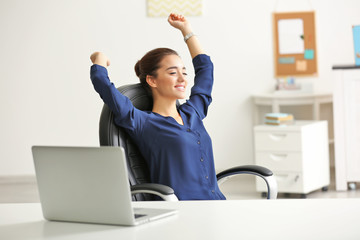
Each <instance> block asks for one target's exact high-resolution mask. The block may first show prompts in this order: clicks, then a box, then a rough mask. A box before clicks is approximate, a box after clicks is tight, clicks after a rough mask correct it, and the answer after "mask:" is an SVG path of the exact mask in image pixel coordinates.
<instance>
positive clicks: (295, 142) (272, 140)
mask: <svg viewBox="0 0 360 240" xmlns="http://www.w3.org/2000/svg"><path fill="white" fill-rule="evenodd" d="M255 149H256V151H259V150H261V151H301V134H300V133H298V132H255Z"/></svg>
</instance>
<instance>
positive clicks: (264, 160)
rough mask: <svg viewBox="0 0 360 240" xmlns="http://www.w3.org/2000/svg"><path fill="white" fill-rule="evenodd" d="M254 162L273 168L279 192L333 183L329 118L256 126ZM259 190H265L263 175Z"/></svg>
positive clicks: (300, 191) (305, 191)
mask: <svg viewBox="0 0 360 240" xmlns="http://www.w3.org/2000/svg"><path fill="white" fill-rule="evenodd" d="M254 141H255V144H254V146H255V163H256V164H257V165H261V166H264V167H267V168H269V169H270V170H272V171H273V173H274V175H275V178H276V180H277V183H278V192H284V193H300V194H307V193H309V192H311V191H314V190H316V189H320V188H322V187H327V186H328V185H329V184H330V171H329V144H328V124H327V121H296V122H295V124H294V125H289V126H269V125H258V126H255V127H254ZM256 190H257V191H259V192H266V185H265V184H264V182H263V181H262V179H257V180H256Z"/></svg>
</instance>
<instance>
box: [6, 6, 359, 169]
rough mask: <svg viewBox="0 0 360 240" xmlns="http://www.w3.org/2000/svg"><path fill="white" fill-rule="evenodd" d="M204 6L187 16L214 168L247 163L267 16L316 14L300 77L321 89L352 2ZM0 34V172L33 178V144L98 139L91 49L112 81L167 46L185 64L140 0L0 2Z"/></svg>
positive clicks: (267, 62) (340, 50)
mask: <svg viewBox="0 0 360 240" xmlns="http://www.w3.org/2000/svg"><path fill="white" fill-rule="evenodd" d="M203 2H204V8H205V14H204V16H202V17H193V18H190V20H191V22H192V25H193V27H194V29H195V32H196V34H197V35H199V37H200V39H201V41H202V42H203V44H204V47H205V49H206V50H207V51H208V53H209V54H210V55H211V57H212V59H213V62H214V64H215V77H216V79H215V80H216V83H215V86H214V87H215V88H214V92H213V104H212V106H211V108H210V113H209V116H208V118H207V119H206V122H205V124H206V126H207V129H208V131H209V133H210V134H211V136H212V139H213V144H214V153H215V156H216V164H217V168H218V169H223V168H226V167H231V166H234V165H238V164H249V163H253V152H252V147H253V143H252V141H253V138H252V118H251V116H252V108H251V95H252V94H253V93H261V92H268V91H272V89H273V87H274V84H275V80H274V78H273V49H272V23H271V13H272V12H273V11H274V10H275V9H276V10H277V11H301V10H315V11H316V28H317V38H318V39H317V44H318V64H319V77H317V78H313V79H306V80H303V81H307V82H310V83H313V84H314V88H315V89H316V90H319V91H320V90H324V91H325V90H331V89H332V83H331V80H332V72H331V67H332V65H333V64H337V63H353V61H354V60H353V58H354V57H353V45H352V44H353V43H352V32H351V25H353V24H360V14H359V12H360V1H358V0H331V1H325V0H313V1H305V0H291V1H289V0H286V1H285V0H282V1H280V0H277V1H276V0H254V1H239V0H222V1H216V0H203ZM0 34H1V37H0V43H1V44H0V109H1V122H0V123H1V124H0V149H1V150H0V175H23V174H33V173H34V170H33V164H32V157H31V146H32V145H38V144H43V145H78V146H88V145H90V146H97V145H98V119H99V114H100V111H101V108H102V102H101V100H100V98H99V97H98V95H97V94H96V93H95V92H94V90H93V88H92V85H91V83H90V80H89V67H90V60H89V56H90V54H91V53H92V52H93V51H95V50H100V51H103V52H105V53H106V54H107V55H108V56H109V57H110V59H111V62H112V66H111V67H110V68H109V72H110V77H111V79H112V81H113V82H114V83H115V84H116V85H121V84H125V83H133V82H137V79H136V77H135V74H134V71H133V66H134V64H135V62H136V61H137V60H138V59H139V58H140V57H141V56H142V55H143V54H144V53H145V52H147V51H148V50H150V49H153V48H156V47H162V46H166V47H170V48H174V49H176V50H177V51H178V52H179V53H180V55H181V56H182V58H183V60H184V62H185V65H186V66H188V69H189V68H191V67H190V66H191V59H190V57H189V55H188V53H187V49H186V46H185V44H184V42H183V40H182V37H181V36H180V34H179V33H178V32H177V31H176V30H174V29H172V28H171V27H170V26H169V25H168V23H167V22H166V20H165V19H164V18H148V17H147V16H146V1H145V0H134V1H129V0H126V1H125V0H106V1H104V0H103V1H89V0H76V1H72V0H62V1H55V0H33V1H26V0H3V1H0ZM190 76H193V74H190Z"/></svg>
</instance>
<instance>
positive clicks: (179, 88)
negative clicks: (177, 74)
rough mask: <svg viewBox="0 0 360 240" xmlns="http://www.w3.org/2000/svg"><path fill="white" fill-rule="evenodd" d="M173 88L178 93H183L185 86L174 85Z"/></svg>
mask: <svg viewBox="0 0 360 240" xmlns="http://www.w3.org/2000/svg"><path fill="white" fill-rule="evenodd" d="M175 88H176V89H177V90H179V91H185V86H184V85H176V86H175Z"/></svg>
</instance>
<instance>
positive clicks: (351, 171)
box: [333, 66, 360, 190]
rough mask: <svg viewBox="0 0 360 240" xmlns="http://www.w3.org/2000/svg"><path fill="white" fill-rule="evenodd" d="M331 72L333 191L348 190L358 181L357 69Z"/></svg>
mask: <svg viewBox="0 0 360 240" xmlns="http://www.w3.org/2000/svg"><path fill="white" fill-rule="evenodd" d="M333 69H334V70H336V71H334V75H335V78H334V93H333V95H334V140H335V171H336V174H335V176H336V190H347V183H352V182H360V108H359V104H360V66H339V67H333Z"/></svg>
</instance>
